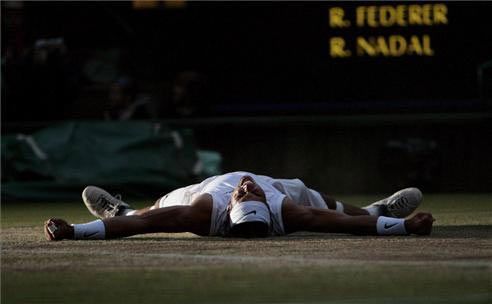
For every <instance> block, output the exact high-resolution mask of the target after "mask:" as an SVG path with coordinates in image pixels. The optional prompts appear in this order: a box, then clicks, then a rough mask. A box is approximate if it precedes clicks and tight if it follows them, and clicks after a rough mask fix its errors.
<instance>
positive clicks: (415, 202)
mask: <svg viewBox="0 0 492 304" xmlns="http://www.w3.org/2000/svg"><path fill="white" fill-rule="evenodd" d="M422 198H423V196H422V192H421V191H420V190H419V189H417V188H406V189H403V190H400V191H398V192H396V193H394V194H393V195H391V196H389V197H387V198H385V199H382V200H380V201H377V202H374V203H372V204H370V205H369V206H366V207H363V208H362V209H366V210H367V211H368V212H369V213H370V214H371V215H376V216H381V215H382V216H389V217H395V218H404V217H407V216H409V215H410V214H412V212H414V211H415V209H417V208H418V207H419V205H420V203H421V202H422Z"/></svg>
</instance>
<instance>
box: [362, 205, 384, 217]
mask: <svg viewBox="0 0 492 304" xmlns="http://www.w3.org/2000/svg"><path fill="white" fill-rule="evenodd" d="M362 209H364V210H366V211H367V212H368V213H369V215H372V216H380V215H381V213H382V212H381V208H380V206H371V205H369V206H367V207H362Z"/></svg>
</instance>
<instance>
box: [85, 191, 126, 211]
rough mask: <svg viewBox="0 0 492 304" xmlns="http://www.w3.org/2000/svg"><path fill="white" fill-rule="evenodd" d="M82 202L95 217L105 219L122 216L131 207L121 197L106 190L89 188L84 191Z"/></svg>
mask: <svg viewBox="0 0 492 304" xmlns="http://www.w3.org/2000/svg"><path fill="white" fill-rule="evenodd" d="M82 200H83V201H84V204H85V205H86V207H87V209H89V211H90V213H92V214H93V215H94V216H96V217H98V218H100V219H105V218H110V217H115V216H118V215H122V214H123V213H124V210H125V209H129V208H130V205H128V204H127V203H125V202H123V201H122V200H121V196H119V195H118V196H112V195H111V194H109V193H108V192H106V191H105V190H103V189H101V188H98V187H95V186H88V187H86V188H85V189H84V191H82Z"/></svg>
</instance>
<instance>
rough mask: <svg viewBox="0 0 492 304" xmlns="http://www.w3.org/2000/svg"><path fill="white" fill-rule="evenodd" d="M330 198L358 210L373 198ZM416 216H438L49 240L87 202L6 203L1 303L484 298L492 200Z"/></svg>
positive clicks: (451, 199)
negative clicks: (398, 233)
mask: <svg viewBox="0 0 492 304" xmlns="http://www.w3.org/2000/svg"><path fill="white" fill-rule="evenodd" d="M337 198H339V199H341V200H342V201H345V202H347V203H351V204H355V205H361V204H362V203H361V202H370V201H374V200H376V199H379V198H380V196H377V197H376V196H345V197H337ZM137 205H138V206H139V207H143V206H145V204H144V203H140V204H137ZM420 210H422V211H430V212H432V213H433V215H434V217H435V218H436V219H437V222H436V223H435V228H434V232H433V234H432V235H430V236H428V237H417V236H410V237H372V236H351V235H343V234H319V233H296V234H293V235H288V236H284V237H275V238H267V239H258V240H242V239H223V238H212V237H210V238H208V237H206V238H203V237H197V236H194V235H192V234H186V233H184V234H149V235H143V236H135V237H131V238H126V239H120V240H110V241H61V242H48V241H45V239H44V235H43V222H44V221H45V220H46V219H48V218H50V217H61V218H64V219H66V220H68V221H69V222H73V223H79V222H86V221H90V220H93V217H92V216H91V215H90V214H89V212H88V211H87V210H86V209H85V206H84V205H83V203H82V202H70V203H16V204H14V203H3V204H2V214H1V220H2V230H1V237H2V249H1V250H2V255H1V268H2V276H1V279H2V284H1V285H2V290H1V302H2V303H4V304H9V303H45V302H50V303H490V302H491V300H492V284H491V278H492V241H491V236H492V195H490V194H439V195H437V194H435V195H433V194H427V195H425V193H424V203H423V205H422V207H421V208H420Z"/></svg>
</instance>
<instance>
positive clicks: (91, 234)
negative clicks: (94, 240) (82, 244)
mask: <svg viewBox="0 0 492 304" xmlns="http://www.w3.org/2000/svg"><path fill="white" fill-rule="evenodd" d="M96 234H97V231H96V232H91V233H87V232H84V237H85V238H89V237H91V236H93V235H96Z"/></svg>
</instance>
